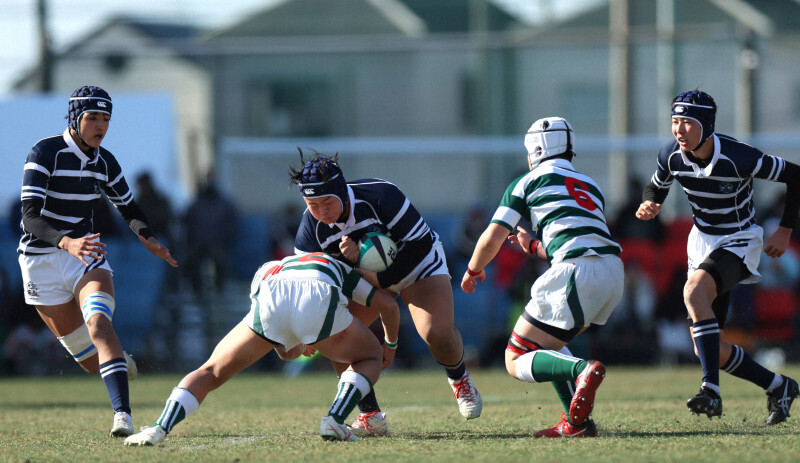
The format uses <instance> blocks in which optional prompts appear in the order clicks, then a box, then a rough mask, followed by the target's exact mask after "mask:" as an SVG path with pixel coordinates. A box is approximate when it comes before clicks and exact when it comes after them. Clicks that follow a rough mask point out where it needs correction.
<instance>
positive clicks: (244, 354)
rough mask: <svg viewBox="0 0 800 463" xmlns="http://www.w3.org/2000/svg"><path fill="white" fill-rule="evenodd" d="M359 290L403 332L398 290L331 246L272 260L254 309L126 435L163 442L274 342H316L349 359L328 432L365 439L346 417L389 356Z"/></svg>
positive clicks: (389, 326) (293, 352)
mask: <svg viewBox="0 0 800 463" xmlns="http://www.w3.org/2000/svg"><path fill="white" fill-rule="evenodd" d="M348 298H351V299H352V300H354V301H357V302H358V303H360V304H363V305H365V306H367V307H370V308H372V309H373V310H376V311H378V312H379V313H380V316H381V322H382V323H383V327H384V330H385V332H386V336H387V337H391V338H393V339H397V331H398V329H399V326H400V310H399V309H398V307H397V302H395V301H394V300H393V299H392V298H391V297H389V296H388V295H387V294H385V293H384V292H382V291H377V290H376V289H375V288H374V287H373V286H371V285H370V284H369V283H367V282H366V281H365V280H364V279H362V278H361V277H360V276H359V275H358V273H356V272H354V271H353V269H352V268H351V267H349V266H347V265H344V264H342V263H341V262H338V261H336V260H335V259H333V258H332V257H330V256H328V255H326V254H323V253H312V254H305V255H303V256H289V257H286V258H284V259H283V260H281V261H272V262H267V263H266V264H264V265H262V266H261V268H259V269H258V271H257V272H256V274H255V276H254V277H253V282H252V284H251V285H250V300H251V305H250V312H249V313H248V314H247V316H245V317H244V319H243V320H242V321H241V322H239V324H238V325H236V327H235V328H233V329H232V330H231V331H230V332H229V333H228V334H227V335H226V336H225V337H224V338H223V339H222V341H220V342H219V344H217V347H216V348H214V352H212V354H211V357H210V358H209V359H208V360H207V361H206V362H205V363H204V364H203V365H202V366H201V367H200V368H198V369H197V370H195V371H193V372H191V373H189V374H188V375H186V376H185V377H184V378H183V379H182V380H181V382H180V383H179V384H178V386H177V387H176V388H174V389H173V390H172V394H170V396H169V398H168V399H167V403H166V406H165V407H164V411H163V412H161V415H160V416H159V417H158V419H157V420H156V421H155V423H154V424H153V426H150V427H147V428H144V429H142V431H141V432H139V433H137V434H134V435H132V436H129V437H128V438H126V439H125V445H157V444H160V443H161V442H163V441H164V438H165V437H166V435H167V434H168V433H169V432H170V431H172V429H173V428H174V427H175V425H177V424H178V423H180V422H181V421H183V420H184V419H185V418H187V417H188V416H189V415H191V414H192V413H193V412H194V411H195V410H197V409H198V408H199V407H200V404H201V403H202V402H203V400H204V399H205V398H206V396H207V395H208V393H210V392H211V391H213V390H215V389H217V388H218V387H220V386H222V385H223V384H225V382H227V381H228V380H229V379H231V378H232V377H233V376H234V375H235V374H236V373H238V372H240V371H242V370H244V369H245V368H247V367H249V366H250V365H252V364H253V363H255V361H256V360H258V359H260V358H261V357H263V356H265V355H267V354H268V353H269V352H270V351H271V350H272V349H275V351H276V352H277V353H278V356H280V358H281V359H283V360H292V359H295V358H297V357H298V356H300V354H302V353H304V352H307V353H309V354H310V353H311V350H309V351H307V350H306V345H308V346H312V347H313V349H315V350H317V351H319V352H320V353H321V354H322V355H324V356H325V357H327V358H329V359H331V360H334V361H336V362H340V363H343V364H346V365H347V369H346V370H344V371H343V372H342V374H341V376H340V378H339V384H338V392H337V394H336V397H335V398H334V400H333V404H332V405H331V407H330V410H328V415H327V416H325V417H323V418H322V421H321V422H320V429H319V433H320V436H321V437H322V438H323V439H325V440H339V441H357V440H359V439H358V437H356V436H355V435H354V434H353V433H352V432H351V431H350V429H349V428H348V427H347V425H346V424H344V420H345V419H346V418H347V416H348V415H349V414H350V412H351V411H352V410H353V409H354V408H355V407H356V404H357V403H358V401H359V400H361V398H362V397H363V396H366V395H368V394H369V393H370V391H372V386H373V385H374V384H375V383H376V382H377V381H378V377H379V376H380V372H381V369H383V368H386V367H387V366H388V365H389V363H390V362H391V360H388V361H386V360H384V359H383V358H382V351H381V346H380V344H379V343H378V340H377V339H376V338H375V335H373V334H372V331H370V330H369V328H367V327H366V326H365V325H364V324H363V323H361V322H360V321H359V320H358V319H354V318H353V316H352V315H351V314H350V311H349V310H348V309H347V300H348Z"/></svg>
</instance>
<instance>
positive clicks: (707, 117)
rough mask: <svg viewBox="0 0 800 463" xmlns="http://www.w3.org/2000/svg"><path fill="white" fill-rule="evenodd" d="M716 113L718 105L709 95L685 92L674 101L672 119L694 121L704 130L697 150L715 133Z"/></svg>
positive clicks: (693, 91) (698, 92) (697, 91)
mask: <svg viewBox="0 0 800 463" xmlns="http://www.w3.org/2000/svg"><path fill="white" fill-rule="evenodd" d="M716 112H717V105H716V104H715V103H714V99H713V98H711V95H709V94H708V93H706V92H701V91H700V90H692V91H691V92H683V93H681V94H680V95H678V96H676V97H675V99H674V100H673V101H672V117H683V118H686V119H693V120H695V121H697V122H698V123H699V124H700V126H702V128H703V133H702V134H701V135H700V143H698V145H697V146H696V147H695V148H694V149H695V150H696V149H698V148H700V147H701V146H703V143H705V141H706V140H707V139H708V137H710V136H711V135H712V134H713V133H714V121H715V119H716ZM692 151H694V150H692Z"/></svg>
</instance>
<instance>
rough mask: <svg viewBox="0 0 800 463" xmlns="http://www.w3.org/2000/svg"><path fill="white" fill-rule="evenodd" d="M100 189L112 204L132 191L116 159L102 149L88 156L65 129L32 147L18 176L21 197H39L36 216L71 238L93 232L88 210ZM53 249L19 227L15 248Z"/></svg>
mask: <svg viewBox="0 0 800 463" xmlns="http://www.w3.org/2000/svg"><path fill="white" fill-rule="evenodd" d="M101 192H105V193H106V196H108V199H109V200H110V201H111V203H112V204H114V205H115V206H117V207H119V206H124V205H126V204H128V203H130V202H131V201H132V200H133V195H132V193H131V191H130V188H129V187H128V184H127V182H126V181H125V178H124V177H123V175H122V169H121V168H120V166H119V163H117V160H116V158H114V156H113V155H112V154H111V153H110V152H109V151H108V150H106V149H105V148H102V147H100V148H99V149H97V150H96V151H95V155H94V157H93V158H91V159H90V158H89V157H88V156H87V155H86V154H85V153H84V152H83V151H81V150H80V148H78V146H77V145H76V144H75V141H74V140H73V139H72V137H71V136H70V134H69V129H67V130H65V131H64V133H63V134H61V135H56V136H53V137H49V138H45V139H42V140H40V141H39V142H37V143H36V145H34V146H33V148H31V151H30V153H28V157H27V159H26V160H25V169H24V172H23V175H22V200H23V201H25V200H30V199H41V200H43V201H44V206H43V207H42V211H41V217H42V218H43V219H44V220H45V221H46V222H47V223H48V224H50V225H51V226H52V227H53V228H55V229H56V230H59V231H61V232H63V233H64V234H66V235H67V236H69V237H70V238H80V237H82V236H86V235H87V234H89V233H91V231H92V210H93V205H94V203H95V201H98V200H100V198H101ZM56 251H58V248H56V247H55V246H53V245H52V244H50V243H47V242H45V241H44V240H41V239H39V238H37V237H36V236H35V235H33V234H32V233H31V232H30V231H29V230H25V229H24V227H23V235H22V238H21V239H20V242H19V247H18V248H17V252H19V253H21V254H26V255H30V254H47V253H51V252H56Z"/></svg>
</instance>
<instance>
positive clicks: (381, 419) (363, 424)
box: [350, 410, 389, 437]
mask: <svg viewBox="0 0 800 463" xmlns="http://www.w3.org/2000/svg"><path fill="white" fill-rule="evenodd" d="M350 430H351V431H353V434H355V435H356V436H358V437H375V436H385V435H386V434H387V433H388V432H389V422H388V421H386V414H385V413H381V411H380V410H375V411H374V412H369V413H362V414H360V415H358V418H357V419H356V420H355V421H354V422H353V424H351V425H350Z"/></svg>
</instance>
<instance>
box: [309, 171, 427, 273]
mask: <svg viewBox="0 0 800 463" xmlns="http://www.w3.org/2000/svg"><path fill="white" fill-rule="evenodd" d="M347 190H348V195H349V196H350V214H349V217H348V219H347V222H346V223H335V224H331V225H326V224H325V223H322V222H320V221H319V220H317V219H315V218H314V217H313V216H312V215H311V212H310V211H309V210H308V209H306V211H305V212H304V213H303V219H302V221H301V223H300V227H299V228H298V230H297V236H296V238H295V244H294V247H295V252H296V253H308V252H319V251H322V252H325V253H327V254H329V255H331V256H333V257H334V258H336V259H338V260H341V261H342V262H345V263H348V264H349V262H347V259H346V258H345V257H344V256H343V255H342V253H341V251H340V250H339V242H340V241H341V239H342V237H343V236H345V235H346V236H348V237H350V239H352V240H354V241H358V240H359V239H360V238H361V237H362V236H363V235H365V234H366V233H369V232H379V233H383V234H384V235H387V236H388V237H390V238H391V239H392V240H394V242H395V243H397V249H398V253H397V258H396V259H395V260H394V262H393V263H392V265H391V266H390V267H389V268H388V269H387V270H386V271H384V272H381V273H380V274H379V276H378V278H379V280H380V281H381V283H382V284H383V283H384V282H391V284H394V283H397V282H398V281H400V280H401V279H402V278H403V277H405V276H406V275H408V274H410V273H411V272H412V270H414V268H415V267H416V266H417V265H418V264H419V263H420V262H421V261H422V259H423V258H424V257H425V256H427V255H428V253H430V251H431V249H432V248H433V244H434V243H435V242H436V240H438V235H436V232H434V231H433V230H431V229H430V227H428V225H427V224H426V223H425V220H424V219H423V218H422V216H421V215H420V214H419V212H417V210H416V208H414V206H413V205H412V204H411V202H410V201H409V200H408V198H406V196H405V195H404V194H403V193H402V192H401V191H400V189H399V188H397V187H396V186H395V185H394V184H392V183H390V182H387V181H386V180H381V179H375V178H371V179H362V180H356V181H353V182H348V184H347ZM386 286H388V285H386Z"/></svg>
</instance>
